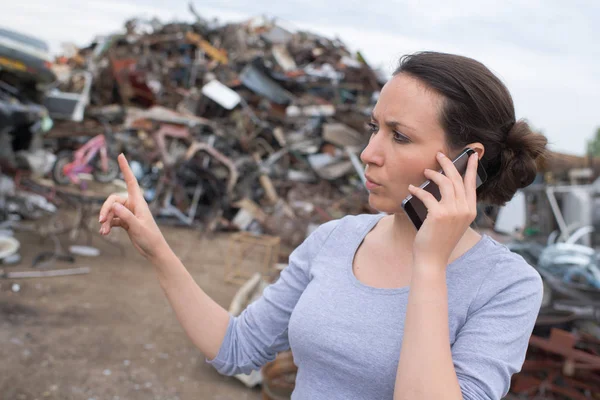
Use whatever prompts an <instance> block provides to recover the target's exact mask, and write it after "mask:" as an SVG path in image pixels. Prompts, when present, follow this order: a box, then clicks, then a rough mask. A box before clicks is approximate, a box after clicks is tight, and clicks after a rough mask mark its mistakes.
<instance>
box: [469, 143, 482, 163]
mask: <svg viewBox="0 0 600 400" xmlns="http://www.w3.org/2000/svg"><path fill="white" fill-rule="evenodd" d="M465 147H470V148H472V149H473V150H475V152H476V153H477V156H478V157H479V159H480V160H481V157H483V155H484V154H485V147H483V144H481V143H479V142H474V143H469V144H468V145H466V146H465Z"/></svg>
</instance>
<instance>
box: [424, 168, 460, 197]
mask: <svg viewBox="0 0 600 400" xmlns="http://www.w3.org/2000/svg"><path fill="white" fill-rule="evenodd" d="M425 177H426V178H427V179H429V180H431V181H432V182H433V183H435V184H436V185H437V186H438V187H439V188H440V194H441V195H442V199H441V200H442V201H444V200H445V201H450V200H452V199H453V198H454V185H452V182H451V181H450V179H448V177H447V176H444V175H443V174H441V173H439V172H438V171H434V170H432V169H426V170H425Z"/></svg>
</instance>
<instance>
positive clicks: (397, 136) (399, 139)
mask: <svg viewBox="0 0 600 400" xmlns="http://www.w3.org/2000/svg"><path fill="white" fill-rule="evenodd" d="M394 140H395V141H396V142H401V143H408V142H409V140H408V138H407V137H406V136H404V135H403V134H401V133H400V132H396V131H394Z"/></svg>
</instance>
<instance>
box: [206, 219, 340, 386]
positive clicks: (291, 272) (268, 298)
mask: <svg viewBox="0 0 600 400" xmlns="http://www.w3.org/2000/svg"><path fill="white" fill-rule="evenodd" d="M337 222H338V221H330V222H327V223H325V224H323V225H321V226H320V227H318V228H317V229H316V230H315V231H314V232H313V233H312V234H310V235H309V236H308V237H307V238H306V239H305V240H304V242H303V243H302V244H301V245H300V246H298V247H297V248H296V249H295V250H294V251H293V252H292V254H291V255H290V257H289V264H288V266H287V267H286V268H284V269H283V271H281V274H280V276H279V279H278V280H277V281H276V282H275V283H273V284H272V285H269V286H268V287H267V288H265V290H264V292H263V295H262V296H261V297H260V298H259V299H258V300H256V301H255V302H253V303H252V304H250V305H249V306H248V307H247V308H246V309H245V310H244V311H243V312H242V313H241V314H240V315H239V316H237V317H233V316H230V318H229V325H228V327H227V332H226V334H225V338H224V339H223V343H222V344H221V347H220V349H219V353H218V354H217V356H216V357H215V358H214V359H213V360H208V359H207V360H206V361H207V362H208V363H209V364H211V365H213V366H214V367H215V368H216V369H217V371H219V372H220V373H221V374H223V375H235V374H240V373H244V374H247V373H249V372H250V371H252V370H258V369H260V368H261V367H262V366H263V365H264V364H265V363H267V362H269V361H272V360H274V359H275V356H276V355H277V353H279V352H281V351H284V350H287V349H289V342H288V336H287V332H288V324H289V320H290V316H291V314H292V311H293V310H294V307H295V306H296V303H297V302H298V299H299V298H300V296H301V295H302V293H303V292H304V289H305V288H306V286H307V285H308V283H309V281H310V268H311V263H312V260H313V259H314V258H315V257H316V255H317V254H318V252H319V251H320V250H321V248H322V247H323V246H324V244H325V242H326V241H327V239H328V238H329V235H330V234H331V232H332V231H333V230H334V228H335V226H336V225H337Z"/></svg>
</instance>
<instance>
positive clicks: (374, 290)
mask: <svg viewBox="0 0 600 400" xmlns="http://www.w3.org/2000/svg"><path fill="white" fill-rule="evenodd" d="M385 216H386V214H379V215H375V216H374V218H372V220H371V221H369V222H368V223H367V224H366V226H365V228H364V229H363V231H362V232H361V234H360V235H359V237H358V238H357V239H356V240H355V242H354V243H352V251H351V252H350V259H349V260H346V272H347V276H348V278H349V279H350V282H351V283H352V284H353V285H354V286H355V287H357V288H359V289H361V290H363V291H366V292H370V293H374V294H381V295H397V294H402V293H408V291H409V289H410V285H406V286H402V287H398V288H378V287H374V286H370V285H367V284H365V283H363V282H361V281H360V280H358V278H357V277H356V275H354V271H353V270H352V264H353V263H354V258H355V257H356V252H357V251H358V248H359V246H360V245H361V243H362V242H363V241H364V240H365V237H367V235H368V234H369V232H371V231H372V230H373V229H374V228H375V225H377V223H378V222H379V221H380V220H381V219H382V218H383V217H385ZM488 240H489V237H488V235H486V234H485V233H482V234H481V238H480V239H479V241H478V242H477V243H475V244H474V245H473V246H472V247H471V248H470V249H469V250H467V251H466V252H464V253H463V254H461V255H460V256H459V257H458V258H457V259H456V260H454V261H452V262H451V263H450V264H448V266H447V267H446V271H447V272H449V271H451V270H453V269H454V268H452V267H453V266H454V265H457V264H458V263H460V262H462V261H464V260H466V259H468V258H470V257H471V256H472V255H473V254H475V253H476V252H477V251H479V248H480V247H481V246H483V245H484V243H485V242H486V241H488Z"/></svg>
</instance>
